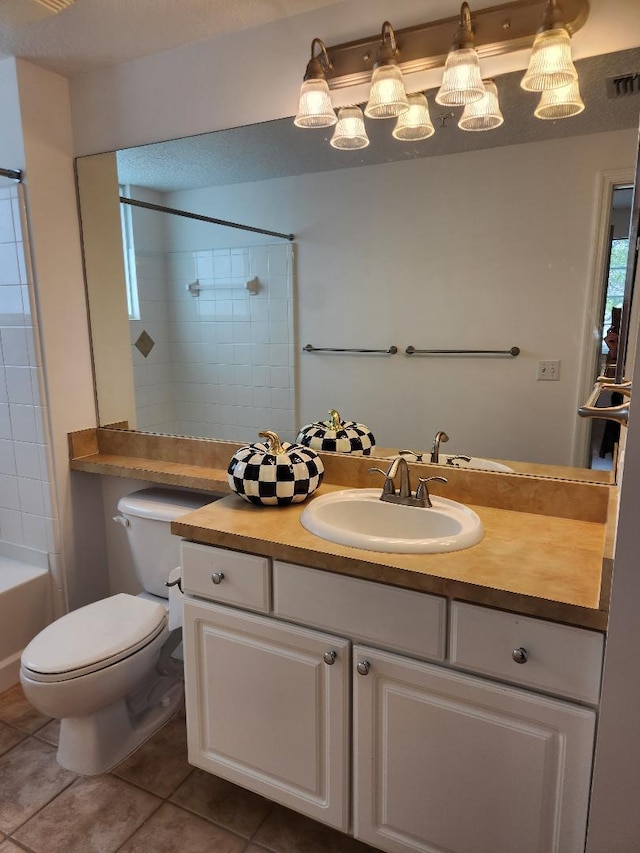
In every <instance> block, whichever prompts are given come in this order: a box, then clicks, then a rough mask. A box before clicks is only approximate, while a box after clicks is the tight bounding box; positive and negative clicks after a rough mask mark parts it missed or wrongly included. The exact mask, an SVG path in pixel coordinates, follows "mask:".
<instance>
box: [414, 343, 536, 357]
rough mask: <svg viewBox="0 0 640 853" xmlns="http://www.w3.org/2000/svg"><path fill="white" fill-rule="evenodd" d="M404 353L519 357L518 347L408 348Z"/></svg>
mask: <svg viewBox="0 0 640 853" xmlns="http://www.w3.org/2000/svg"><path fill="white" fill-rule="evenodd" d="M405 353H406V354H407V355H511V356H513V357H514V358H515V357H516V356H517V355H520V347H511V349H416V348H415V347H412V346H408V347H407V348H406V349H405Z"/></svg>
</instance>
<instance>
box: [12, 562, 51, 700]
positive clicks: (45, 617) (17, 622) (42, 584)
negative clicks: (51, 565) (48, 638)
mask: <svg viewBox="0 0 640 853" xmlns="http://www.w3.org/2000/svg"><path fill="white" fill-rule="evenodd" d="M50 621H51V582H50V576H49V572H48V570H47V569H41V568H37V567H36V566H32V565H29V564H28V563H22V562H20V561H19V560H14V559H11V558H10V557H3V556H0V691H2V690H6V689H7V688H8V687H11V686H12V685H13V684H16V683H17V682H18V680H19V678H18V674H19V671H20V655H21V654H22V650H23V649H24V647H25V646H26V645H27V643H28V642H29V641H30V640H31V639H32V638H33V637H35V635H36V634H37V633H38V632H39V631H41V630H42V629H43V628H44V627H45V625H48V624H49V622H50Z"/></svg>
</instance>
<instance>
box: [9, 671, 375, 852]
mask: <svg viewBox="0 0 640 853" xmlns="http://www.w3.org/2000/svg"><path fill="white" fill-rule="evenodd" d="M57 737H58V723H57V721H55V720H50V719H48V718H47V717H43V716H42V715H40V714H38V713H37V712H36V711H35V710H34V709H33V708H32V707H31V705H29V703H28V702H27V701H26V699H25V698H24V695H23V693H22V690H21V688H20V686H19V685H16V686H15V687H12V688H10V689H9V690H7V691H5V692H4V693H0V853H19V852H20V851H30V853H116V851H118V853H200V851H203V853H204V851H206V853H265V851H272V853H374V850H373V848H371V847H369V846H367V845H365V844H362V843H360V842H358V841H355V840H354V839H352V838H350V837H349V836H346V835H343V834H342V833H340V832H337V831H336V830H333V829H330V828H329V827H326V826H323V825H322V824H319V823H316V822H315V821H312V820H310V819H309V818H306V817H304V816H302V815H299V814H297V813H295V812H292V811H290V810H289V809H286V808H283V807H282V806H279V805H275V804H274V803H271V802H270V801H268V800H265V799H264V798H263V797H260V796H258V795H257V794H253V793H251V792H249V791H245V790H244V789H243V788H239V787H238V786H236V785H233V784H231V783H230V782H226V781H224V780H222V779H219V778H217V777H216V776H212V775H211V774H209V773H205V772H204V771H202V770H198V769H196V768H193V767H191V766H190V765H189V764H188V763H187V759H186V754H187V748H186V732H185V721H184V717H183V716H179V717H177V718H175V719H173V720H171V721H170V722H169V723H167V725H166V726H164V728H163V729H161V730H160V731H159V732H158V733H157V734H156V735H154V737H152V738H151V739H150V740H149V741H147V743H146V744H144V745H143V746H142V747H141V748H140V749H139V750H138V751H137V752H136V753H134V754H133V755H132V756H130V757H129V758H128V759H127V760H126V761H123V762H122V764H120V765H118V767H116V768H115V769H114V770H113V771H112V772H111V773H105V774H103V775H101V776H94V777H91V778H88V777H82V776H77V775H76V774H74V773H70V772H69V771H68V770H63V769H62V768H61V767H60V766H59V765H58V764H57V762H56V758H55V756H56V743H57Z"/></svg>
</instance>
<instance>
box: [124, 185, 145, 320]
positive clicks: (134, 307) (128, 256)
mask: <svg viewBox="0 0 640 853" xmlns="http://www.w3.org/2000/svg"><path fill="white" fill-rule="evenodd" d="M128 194H129V187H127V186H123V185H120V195H121V196H128ZM131 214H132V210H131V206H130V205H128V204H123V203H122V202H120V224H121V226H122V245H123V248H124V276H125V281H126V286H127V308H128V310H129V319H130V320H139V319H140V302H139V299H138V278H137V274H136V250H135V245H134V242H133V218H132V215H131Z"/></svg>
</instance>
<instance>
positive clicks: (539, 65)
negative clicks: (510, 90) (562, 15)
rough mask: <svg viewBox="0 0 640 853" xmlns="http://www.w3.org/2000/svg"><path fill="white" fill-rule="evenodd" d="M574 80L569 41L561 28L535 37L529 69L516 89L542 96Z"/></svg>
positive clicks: (574, 73)
mask: <svg viewBox="0 0 640 853" xmlns="http://www.w3.org/2000/svg"><path fill="white" fill-rule="evenodd" d="M577 79H578V72H577V71H576V69H575V65H574V64H573V60H572V59H571V37H570V36H569V33H568V32H567V31H566V30H565V29H564V28H563V27H559V28H557V29H553V30H544V32H541V33H538V35H537V36H536V40H535V41H534V43H533V48H532V50H531V58H530V60H529V67H528V68H527V71H526V73H525V75H524V77H523V78H522V81H521V83H520V85H521V86H522V88H523V89H526V90H527V92H546V91H547V89H557V88H559V87H560V86H568V85H569V83H571V82H572V81H573V80H577Z"/></svg>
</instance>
